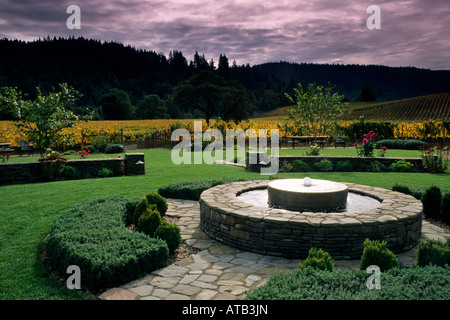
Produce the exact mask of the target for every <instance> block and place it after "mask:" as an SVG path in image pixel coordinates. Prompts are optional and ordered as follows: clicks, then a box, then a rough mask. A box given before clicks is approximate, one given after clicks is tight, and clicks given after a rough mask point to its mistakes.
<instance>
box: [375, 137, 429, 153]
mask: <svg viewBox="0 0 450 320" xmlns="http://www.w3.org/2000/svg"><path fill="white" fill-rule="evenodd" d="M426 144H427V143H426V142H424V141H421V140H414V139H407V140H403V139H385V140H379V141H377V142H376V144H375V145H376V149H379V148H381V147H386V148H388V150H389V149H406V150H419V148H421V147H423V146H425V145H426Z"/></svg>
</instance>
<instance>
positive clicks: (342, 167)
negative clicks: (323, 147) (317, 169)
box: [334, 160, 353, 172]
mask: <svg viewBox="0 0 450 320" xmlns="http://www.w3.org/2000/svg"><path fill="white" fill-rule="evenodd" d="M334 170H335V171H338V172H352V171H353V166H352V164H351V162H350V161H349V160H345V161H338V162H336V166H335V168H334Z"/></svg>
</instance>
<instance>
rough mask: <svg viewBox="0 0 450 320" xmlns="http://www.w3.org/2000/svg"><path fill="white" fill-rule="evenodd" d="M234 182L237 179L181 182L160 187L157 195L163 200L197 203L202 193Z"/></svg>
mask: <svg viewBox="0 0 450 320" xmlns="http://www.w3.org/2000/svg"><path fill="white" fill-rule="evenodd" d="M235 181H237V179H233V178H223V179H209V180H198V181H181V182H175V183H171V184H168V185H165V186H162V187H160V188H159V189H158V193H159V194H160V195H161V196H163V197H165V198H173V199H185V200H194V201H198V200H199V199H200V195H201V194H202V192H203V191H205V190H207V189H209V188H212V187H214V186H217V185H219V184H224V183H230V182H235Z"/></svg>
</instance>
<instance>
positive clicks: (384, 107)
mask: <svg viewBox="0 0 450 320" xmlns="http://www.w3.org/2000/svg"><path fill="white" fill-rule="evenodd" d="M290 109H291V107H283V108H278V109H275V110H271V111H268V112H264V113H259V114H256V115H254V116H253V117H252V119H253V120H256V119H264V120H279V121H282V120H283V119H284V118H286V117H287V116H288V114H289V110H290ZM349 111H350V113H349V114H348V115H347V116H346V117H344V118H343V120H357V119H359V117H360V116H364V118H365V119H366V120H399V121H401V120H403V121H428V120H435V119H449V118H450V93H440V94H432V95H427V96H420V97H414V98H408V99H402V100H395V101H388V102H378V103H376V102H375V103H373V102H350V103H349Z"/></svg>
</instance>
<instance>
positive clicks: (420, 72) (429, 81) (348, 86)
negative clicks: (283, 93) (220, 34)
mask: <svg viewBox="0 0 450 320" xmlns="http://www.w3.org/2000/svg"><path fill="white" fill-rule="evenodd" d="M254 68H255V69H256V70H257V71H258V72H259V73H260V74H263V75H266V76H268V77H269V78H272V79H277V80H278V81H283V82H286V83H290V84H291V86H292V85H293V86H295V85H296V84H297V83H303V84H305V85H306V84H308V83H316V84H320V85H326V84H327V83H328V82H330V83H332V84H333V85H336V86H337V88H336V91H338V92H339V93H341V94H344V95H345V96H346V97H347V98H348V99H349V100H350V101H354V100H355V99H356V98H357V97H358V95H359V93H360V92H361V90H362V88H363V87H364V86H368V87H370V88H371V89H372V90H373V91H374V92H375V94H376V97H377V101H392V100H398V99H405V98H412V97H417V96H422V95H428V94H435V93H446V92H450V71H449V70H443V71H433V70H428V69H419V68H415V67H386V66H378V65H368V66H365V65H336V64H309V63H288V62H274V63H265V64H261V65H257V66H254Z"/></svg>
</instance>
